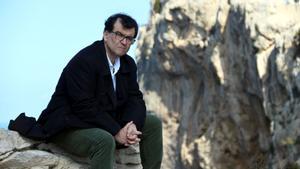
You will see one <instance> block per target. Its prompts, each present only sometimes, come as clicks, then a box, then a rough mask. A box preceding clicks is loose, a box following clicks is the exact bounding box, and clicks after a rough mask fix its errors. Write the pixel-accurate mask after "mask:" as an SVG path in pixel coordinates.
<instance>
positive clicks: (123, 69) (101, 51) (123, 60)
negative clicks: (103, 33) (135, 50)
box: [93, 40, 130, 75]
mask: <svg viewBox="0 0 300 169" xmlns="http://www.w3.org/2000/svg"><path fill="white" fill-rule="evenodd" d="M93 45H95V48H96V52H97V57H99V58H100V59H99V64H100V65H101V68H102V70H101V72H102V74H103V75H110V69H109V64H108V60H107V56H106V50H105V46H104V41H103V40H101V41H96V42H94V44H93ZM128 57H130V56H129V55H127V54H125V55H123V56H120V64H121V65H120V69H119V71H120V73H128V72H130V66H129V61H128Z"/></svg>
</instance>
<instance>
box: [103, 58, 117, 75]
mask: <svg viewBox="0 0 300 169" xmlns="http://www.w3.org/2000/svg"><path fill="white" fill-rule="evenodd" d="M106 57H107V60H108V65H109V69H110V73H111V75H115V74H117V73H118V71H119V69H120V57H116V60H115V64H112V63H111V61H110V58H109V57H108V55H107V54H106Z"/></svg>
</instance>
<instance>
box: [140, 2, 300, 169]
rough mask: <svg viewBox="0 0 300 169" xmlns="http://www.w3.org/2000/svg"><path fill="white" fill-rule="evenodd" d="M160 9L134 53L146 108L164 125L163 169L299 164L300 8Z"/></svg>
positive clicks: (224, 5)
mask: <svg viewBox="0 0 300 169" xmlns="http://www.w3.org/2000/svg"><path fill="white" fill-rule="evenodd" d="M152 6H153V11H152V13H151V18H150V20H149V24H148V25H147V26H146V27H145V28H144V29H142V30H141V36H140V38H139V40H138V50H137V52H136V55H137V60H138V70H139V74H138V75H139V83H140V85H141V88H142V90H143V92H144V98H145V100H146V104H147V108H148V109H149V110H152V111H154V112H158V113H157V115H158V116H159V117H161V118H162V120H163V123H164V152H165V153H164V161H163V168H164V169H197V168H199V169H271V168H272V169H286V168H292V167H299V166H300V149H299V147H300V53H299V52H297V51H299V49H300V46H299V43H298V44H297V31H299V30H300V5H299V4H297V3H293V2H289V1H283V0H282V1H280V0H275V1H266V0H263V1H259V0H251V1H242V0H228V1H225V0H210V1H202V0H188V1H178V0H153V1H152ZM298 38H299V32H298ZM298 42H299V39H298Z"/></svg>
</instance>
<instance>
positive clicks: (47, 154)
mask: <svg viewBox="0 0 300 169" xmlns="http://www.w3.org/2000/svg"><path fill="white" fill-rule="evenodd" d="M115 157H116V163H115V169H142V166H141V159H140V155H139V146H138V145H137V146H130V147H129V148H126V149H120V150H116V155H115ZM88 168H89V160H88V159H87V158H80V157H76V156H73V155H71V154H68V153H66V152H64V151H63V150H61V149H60V148H58V147H56V146H55V145H53V144H45V143H42V142H37V141H33V140H30V139H26V138H24V137H21V136H20V135H19V134H18V133H17V132H14V131H9V130H5V129H0V169H88Z"/></svg>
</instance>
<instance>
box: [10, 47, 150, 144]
mask: <svg viewBox="0 0 300 169" xmlns="http://www.w3.org/2000/svg"><path fill="white" fill-rule="evenodd" d="M120 63H121V65H120V69H119V71H118V73H117V74H116V92H115V91H114V89H113V85H112V78H111V74H110V70H109V65H108V60H107V56H106V52H105V47H104V42H103V41H96V42H94V43H93V44H92V45H90V46H88V47H86V48H84V49H83V50H81V51H80V52H79V53H78V54H76V55H75V56H74V57H73V58H72V59H71V61H70V62H69V63H68V64H67V66H66V67H65V68H64V70H63V72H62V74H61V77H60V79H59V81H58V84H57V86H56V89H55V92H54V94H53V95H52V98H51V100H50V103H49V104H48V106H47V108H46V109H45V110H44V111H43V112H42V113H41V115H40V117H39V119H38V120H37V122H34V120H33V119H32V118H29V117H26V116H25V114H21V115H20V116H19V117H18V118H17V119H16V120H11V122H10V124H9V129H11V130H16V131H19V132H20V133H21V134H22V135H24V136H27V137H29V138H34V139H48V138H51V136H53V135H55V134H57V133H59V132H60V131H62V130H64V129H66V128H94V127H97V128H102V129H104V130H106V131H108V132H109V133H111V134H112V135H116V134H117V132H118V131H119V130H120V129H121V128H122V127H123V126H124V125H125V124H126V123H127V122H129V121H134V123H135V124H136V126H137V129H138V130H141V129H142V127H143V125H144V121H145V116H146V107H145V102H144V100H143V95H142V93H141V92H140V90H139V86H138V83H137V77H136V73H137V72H136V71H137V68H136V64H135V62H134V60H133V59H132V58H131V57H130V56H128V55H124V56H121V57H120ZM24 130H26V131H24ZM41 133H42V134H41Z"/></svg>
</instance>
